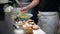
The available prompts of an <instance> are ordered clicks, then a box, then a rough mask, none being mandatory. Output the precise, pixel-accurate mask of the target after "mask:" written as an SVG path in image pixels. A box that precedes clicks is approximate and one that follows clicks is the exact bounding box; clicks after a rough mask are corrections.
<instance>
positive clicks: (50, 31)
mask: <svg viewBox="0 0 60 34" xmlns="http://www.w3.org/2000/svg"><path fill="white" fill-rule="evenodd" d="M58 22H59V17H58V13H57V12H41V13H40V17H39V20H38V25H39V26H40V27H41V29H42V30H43V31H45V32H46V33H47V34H57V29H58Z"/></svg>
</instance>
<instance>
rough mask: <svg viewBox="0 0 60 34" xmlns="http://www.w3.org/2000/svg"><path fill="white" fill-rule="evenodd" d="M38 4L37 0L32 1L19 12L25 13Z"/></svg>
mask: <svg viewBox="0 0 60 34" xmlns="http://www.w3.org/2000/svg"><path fill="white" fill-rule="evenodd" d="M38 3H39V0H33V1H32V2H31V3H30V4H29V5H27V6H25V7H23V8H22V9H21V10H25V11H27V10H29V9H31V8H33V7H35V6H36V5H37V4H38Z"/></svg>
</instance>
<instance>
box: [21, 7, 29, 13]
mask: <svg viewBox="0 0 60 34" xmlns="http://www.w3.org/2000/svg"><path fill="white" fill-rule="evenodd" d="M28 10H29V8H27V7H22V8H21V11H22V12H23V13H26V12H27V11H28Z"/></svg>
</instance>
